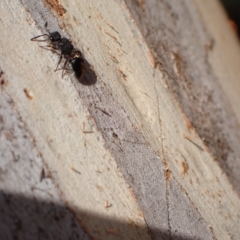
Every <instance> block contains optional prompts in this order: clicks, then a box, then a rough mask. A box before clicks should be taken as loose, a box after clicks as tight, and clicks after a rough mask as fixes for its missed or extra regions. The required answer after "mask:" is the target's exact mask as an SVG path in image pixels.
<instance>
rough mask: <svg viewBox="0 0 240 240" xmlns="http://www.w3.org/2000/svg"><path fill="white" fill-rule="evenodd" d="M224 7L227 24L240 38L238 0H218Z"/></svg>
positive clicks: (239, 1)
mask: <svg viewBox="0 0 240 240" xmlns="http://www.w3.org/2000/svg"><path fill="white" fill-rule="evenodd" d="M220 1H221V2H222V4H223V6H224V7H225V9H226V11H227V14H228V17H229V24H230V25H231V27H232V28H233V29H234V30H235V31H236V33H237V34H238V37H240V31H239V30H240V0H220Z"/></svg>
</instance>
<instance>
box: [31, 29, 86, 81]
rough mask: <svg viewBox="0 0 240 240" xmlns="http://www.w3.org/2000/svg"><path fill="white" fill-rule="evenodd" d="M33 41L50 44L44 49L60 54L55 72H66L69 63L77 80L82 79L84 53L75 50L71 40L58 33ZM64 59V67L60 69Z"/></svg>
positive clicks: (33, 39) (45, 35) (44, 35)
mask: <svg viewBox="0 0 240 240" xmlns="http://www.w3.org/2000/svg"><path fill="white" fill-rule="evenodd" d="M42 37H43V38H42ZM31 41H37V42H48V43H49V45H46V46H42V47H43V48H45V49H50V50H55V51H57V52H58V54H60V58H59V61H58V64H57V67H56V69H55V71H57V70H60V69H63V72H64V70H67V68H66V65H67V63H69V64H70V65H71V67H72V70H73V71H74V73H75V76H76V78H77V79H81V77H82V76H83V73H84V59H83V57H82V53H81V52H80V51H79V50H77V49H75V48H74V46H73V44H72V43H71V41H70V40H69V39H67V38H65V37H63V38H62V37H61V35H60V33H59V32H57V31H56V32H50V33H49V34H42V35H39V36H36V37H33V38H32V39H31ZM63 57H64V58H65V62H64V64H63V67H62V68H60V69H58V66H59V64H60V63H61V61H62V58H63ZM63 75H64V74H63V73H62V76H63Z"/></svg>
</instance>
